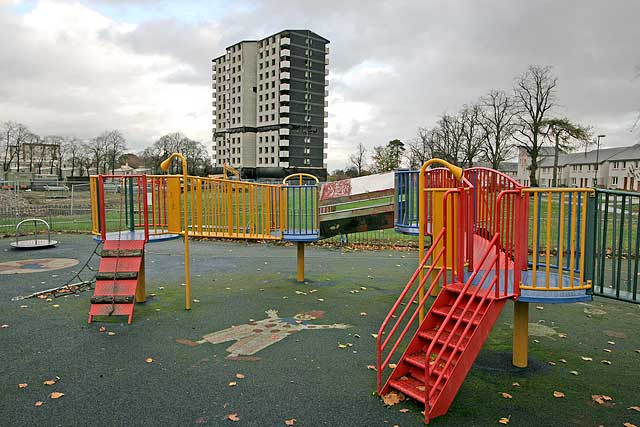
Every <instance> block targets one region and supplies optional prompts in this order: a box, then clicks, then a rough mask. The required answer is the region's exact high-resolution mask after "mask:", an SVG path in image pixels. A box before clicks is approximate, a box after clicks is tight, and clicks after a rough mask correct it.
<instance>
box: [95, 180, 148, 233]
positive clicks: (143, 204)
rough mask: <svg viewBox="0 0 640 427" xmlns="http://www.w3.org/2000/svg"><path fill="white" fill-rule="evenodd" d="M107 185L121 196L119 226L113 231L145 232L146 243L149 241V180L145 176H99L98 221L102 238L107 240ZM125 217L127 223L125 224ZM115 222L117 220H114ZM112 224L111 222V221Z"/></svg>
mask: <svg viewBox="0 0 640 427" xmlns="http://www.w3.org/2000/svg"><path fill="white" fill-rule="evenodd" d="M105 183H106V185H107V186H111V188H112V190H115V191H116V192H117V193H118V194H120V197H119V199H120V200H119V201H118V202H117V214H118V220H117V222H118V225H117V229H114V230H111V231H119V232H126V231H135V230H136V229H142V230H143V231H144V239H145V241H148V240H149V212H148V205H147V179H146V176H145V175H99V176H98V186H97V187H98V188H97V191H98V200H100V204H99V208H98V221H99V224H100V237H101V239H102V240H103V241H104V240H106V238H107V233H108V230H107V227H108V226H107V213H108V212H109V209H107V198H106V197H105ZM123 217H124V218H125V221H124V223H123ZM114 220H115V219H114ZM109 222H111V221H109Z"/></svg>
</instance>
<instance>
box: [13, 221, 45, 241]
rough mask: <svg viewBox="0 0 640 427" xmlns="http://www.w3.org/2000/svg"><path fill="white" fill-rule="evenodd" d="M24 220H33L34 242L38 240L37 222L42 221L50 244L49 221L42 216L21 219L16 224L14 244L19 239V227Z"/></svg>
mask: <svg viewBox="0 0 640 427" xmlns="http://www.w3.org/2000/svg"><path fill="white" fill-rule="evenodd" d="M26 222H33V225H34V232H33V235H34V237H35V241H36V242H37V241H38V223H39V222H41V223H43V224H44V225H45V227H47V243H48V244H51V227H49V223H48V222H47V221H45V220H44V219H42V218H27V219H23V220H22V221H20V222H19V223H18V224H17V225H16V245H18V244H19V243H20V241H19V236H20V227H22V224H24V223H26Z"/></svg>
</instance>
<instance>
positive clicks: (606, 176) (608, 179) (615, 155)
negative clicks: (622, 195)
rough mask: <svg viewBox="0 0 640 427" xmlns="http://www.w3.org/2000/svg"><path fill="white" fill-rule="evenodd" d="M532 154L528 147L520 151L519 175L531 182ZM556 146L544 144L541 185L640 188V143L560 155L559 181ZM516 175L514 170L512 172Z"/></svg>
mask: <svg viewBox="0 0 640 427" xmlns="http://www.w3.org/2000/svg"><path fill="white" fill-rule="evenodd" d="M530 166H531V158H530V157H529V155H528V154H527V152H526V151H525V150H524V149H522V148H521V149H520V151H519V155H518V168H517V173H516V174H515V179H516V180H517V181H518V182H519V183H521V184H523V185H527V186H528V185H530V184H531V183H530V171H529V167H530ZM553 169H554V149H553V147H543V148H542V149H541V150H540V155H539V157H538V170H537V172H536V178H537V180H538V186H540V187H553V186H556V187H599V188H612V189H618V190H634V191H640V144H636V145H632V146H626V147H615V148H601V149H599V150H592V151H583V152H576V153H560V154H559V156H558V168H557V173H556V180H557V182H556V183H555V185H554V182H553ZM510 175H512V176H513V174H510Z"/></svg>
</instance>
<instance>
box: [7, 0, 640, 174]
mask: <svg viewBox="0 0 640 427" xmlns="http://www.w3.org/2000/svg"><path fill="white" fill-rule="evenodd" d="M94 1H99V2H104V3H119V4H125V3H127V2H124V0H94ZM138 2H139V3H145V2H146V0H138V1H137V2H135V3H138ZM149 3H150V4H151V3H152V2H151V1H149ZM150 7H151V6H150ZM229 8H230V9H229V10H230V12H229V13H227V14H225V15H224V17H223V18H222V19H221V20H220V21H216V22H214V21H207V20H205V19H203V20H202V21H201V22H195V23H185V22H180V21H179V20H177V19H173V18H172V17H167V18H166V19H162V20H151V21H148V22H143V23H142V24H140V25H138V26H137V27H136V28H135V29H133V30H132V31H130V32H128V33H124V34H123V33H122V32H121V31H120V30H117V29H116V28H112V29H109V30H106V31H104V32H102V33H101V34H100V37H101V40H102V41H103V42H104V43H105V44H107V45H112V46H114V47H115V48H118V49H123V50H125V51H127V52H131V53H133V54H136V55H140V56H141V57H148V58H152V57H153V56H154V55H162V56H166V57H169V58H171V59H173V60H174V61H175V62H176V64H178V66H177V67H174V68H172V69H171V70H169V71H167V68H166V67H165V66H164V65H158V66H157V70H158V72H159V73H164V74H165V77H164V79H165V81H166V82H167V83H168V84H169V85H172V86H177V87H182V86H185V87H186V86H189V87H191V88H195V89H198V88H200V89H199V90H202V92H203V93H204V94H205V95H209V93H210V78H211V75H210V74H211V72H210V64H211V63H210V60H211V58H213V57H215V56H217V55H219V54H221V53H223V52H224V48H225V47H226V46H227V45H230V44H232V43H234V42H236V41H238V40H242V39H256V38H262V37H264V36H266V35H268V34H271V33H274V32H277V31H280V30H282V29H285V28H310V29H312V30H314V31H316V32H317V33H319V34H321V35H323V36H325V37H327V38H328V39H329V40H331V44H330V49H331V53H330V63H331V65H330V70H331V77H332V80H331V85H330V86H329V90H330V93H331V94H332V96H334V95H335V97H336V99H337V101H336V102H340V101H339V99H344V100H345V102H357V103H360V104H362V105H370V106H372V107H373V108H372V111H373V115H372V117H370V118H368V119H366V120H358V118H357V117H355V118H354V119H353V120H348V119H346V118H345V117H336V116H335V115H333V113H332V116H331V119H332V120H334V122H335V123H332V124H331V129H330V131H329V133H330V135H329V136H330V139H329V146H330V147H331V148H330V149H333V150H335V152H336V153H340V158H339V159H337V158H336V157H337V156H335V157H334V156H332V155H331V154H330V159H331V162H330V165H329V166H330V168H335V167H340V166H343V163H344V157H345V156H344V155H342V154H343V153H348V152H349V151H350V150H351V149H353V147H355V145H356V144H357V143H358V142H361V141H362V142H364V143H365V144H367V145H368V146H370V147H371V146H373V145H378V144H384V143H385V142H386V141H388V140H391V139H394V138H401V139H409V138H412V137H413V135H414V134H415V131H416V129H417V127H419V126H429V125H432V124H433V123H434V122H435V120H436V118H437V116H438V114H440V113H442V112H444V111H450V112H452V111H455V110H457V109H458V108H459V107H460V106H461V105H462V104H464V103H468V102H473V101H474V100H476V99H477V98H478V97H480V96H481V95H483V94H484V93H486V92H487V91H488V90H490V89H493V88H504V89H507V90H509V89H510V88H511V87H512V85H513V79H514V77H515V76H517V75H518V74H520V73H522V72H523V71H524V70H525V69H526V67H527V66H528V65H529V64H541V65H552V66H553V67H554V72H555V73H556V75H557V76H558V78H559V102H560V105H559V107H558V109H557V112H556V113H557V114H559V115H563V116H564V115H566V116H568V117H570V118H572V119H574V120H577V121H580V122H583V123H584V124H587V125H593V126H594V127H595V128H596V129H597V130H598V132H600V131H602V132H604V133H607V134H608V135H609V137H608V138H607V143H608V144H610V145H622V144H630V143H633V142H635V139H636V138H635V135H633V134H631V133H629V132H628V129H629V128H630V127H631V125H632V123H633V119H634V117H635V112H636V111H637V110H638V109H639V108H640V96H639V95H640V90H639V89H640V88H639V85H640V80H635V79H634V76H635V74H636V73H637V70H636V66H637V65H639V64H640V58H639V56H640V55H638V53H637V46H638V44H639V42H640V28H639V27H638V26H637V24H636V22H635V21H636V19H637V16H638V15H639V13H640V4H639V3H637V2H626V1H621V0H618V1H612V2H599V1H596V0H589V1H577V0H572V1H563V2H557V1H550V0H548V1H537V2H530V1H526V0H519V1H506V0H505V1H497V0H494V1H483V2H477V1H472V0H466V1H456V2H450V1H445V0H438V1H423V0H407V1H365V0H356V1H348V2H345V1H344V0H340V1H338V0H327V1H323V2H300V1H297V0H263V1H260V0H255V1H242V2H233V4H232V5H231V6H229ZM12 18H14V17H12V16H11V15H10V13H9V12H8V11H7V10H3V9H1V8H0V24H1V25H2V26H3V29H8V30H9V31H5V33H6V34H8V35H9V36H8V38H7V43H5V44H3V46H4V47H0V95H2V97H3V99H4V100H5V101H0V103H1V102H5V103H9V104H10V105H22V106H24V105H25V104H26V105H31V106H32V107H33V109H35V108H36V106H38V105H41V104H42V103H43V100H45V101H46V106H45V107H40V109H39V110H38V111H40V110H44V111H47V113H49V112H50V113H51V116H47V114H43V113H41V112H40V113H34V117H38V120H45V119H44V117H59V118H60V122H61V123H63V124H64V126H67V127H69V128H72V129H74V128H75V129H85V127H86V128H87V129H89V128H90V129H91V131H93V127H94V124H93V123H94V122H92V121H91V120H90V119H89V118H87V117H88V116H86V115H83V112H86V111H87V110H89V111H95V112H96V114H98V115H100V117H101V118H102V122H104V126H105V127H114V126H115V125H116V124H117V125H118V126H120V127H122V128H124V129H125V130H126V129H129V130H130V132H131V134H132V135H135V138H136V139H137V140H139V141H141V143H142V142H149V141H150V139H151V138H152V137H153V136H155V135H157V133H158V132H159V131H158V129H153V126H157V124H158V123H162V122H163V119H164V118H163V117H162V114H168V113H167V112H166V111H163V110H162V109H159V110H154V111H155V112H154V113H153V114H156V116H153V117H152V116H139V117H135V118H134V117H127V116H122V115H120V114H116V113H114V112H113V111H114V110H115V108H116V107H118V106H119V105H117V102H118V99H119V98H122V96H119V95H122V93H121V91H126V90H127V86H126V84H124V83H123V82H125V81H126V80H127V79H131V78H132V75H133V74H134V73H136V72H138V73H140V72H141V71H140V70H136V67H135V66H133V65H131V66H129V67H127V68H126V69H123V70H96V69H95V68H93V67H92V66H91V64H85V63H83V61H82V56H83V54H82V49H81V46H77V45H74V44H73V41H70V40H65V39H64V37H62V38H61V39H60V40H58V41H57V43H58V46H59V47H60V48H59V50H56V51H53V52H48V51H45V50H42V49H39V47H38V46H37V44H36V43H35V42H34V41H33V40H32V38H31V37H30V34H29V33H28V32H25V30H24V29H23V28H21V27H20V25H19V24H16V23H15V19H12ZM363 64H365V65H366V64H377V65H380V66H383V67H386V68H388V69H389V72H383V73H374V74H371V75H367V76H366V77H365V78H361V79H353V80H349V81H346V80H344V76H345V75H347V74H349V75H350V74H353V73H354V72H355V71H357V70H358V69H359V67H363ZM154 67H155V66H154ZM147 69H148V68H147ZM153 69H155V68H153ZM341 77H342V78H341ZM42 81H46V82H47V83H48V84H50V85H51V86H52V87H53V88H54V89H52V90H50V91H49V92H50V93H46V94H42V93H41V92H42V89H41V88H42V87H43V85H42V84H41V83H42ZM38 82H40V83H38ZM180 85H182V86H180ZM97 94H100V96H96V95H97ZM207 101H209V102H207ZM140 102H143V100H140ZM201 102H202V105H198V106H197V107H195V106H194V107H193V108H194V109H195V110H196V111H195V112H193V114H195V116H196V117H201V120H203V121H205V122H207V123H208V122H210V120H209V118H208V116H207V114H208V112H209V110H210V96H208V97H207V96H203V98H202V100H201ZM114 103H115V105H114ZM338 107H339V106H338V105H336V104H330V106H329V110H330V112H335V111H337V110H336V109H335V108H338ZM332 108H333V109H332ZM33 109H31V110H24V111H35V110H33ZM9 110H10V109H9V108H5V109H0V114H1V115H3V116H4V115H6V113H5V112H4V111H9ZM15 111H18V110H17V109H16V110H15ZM189 113H192V111H191V110H190V111H188V112H185V114H189ZM149 114H152V113H149ZM74 115H76V116H75V117H79V119H78V120H76V121H75V122H74V121H73V120H71V119H70V118H72V117H74ZM40 117H42V118H40ZM11 118H14V119H20V120H22V121H25V122H27V123H30V122H31V119H30V118H28V117H25V118H23V117H11ZM47 120H48V121H47V122H46V123H47V124H46V126H47V127H51V128H53V127H55V123H54V122H55V120H53V119H47ZM112 122H113V124H112ZM141 123H143V125H141ZM145 126H147V127H148V128H146V129H145ZM87 132H89V131H87ZM57 133H60V132H57ZM205 137H206V135H205Z"/></svg>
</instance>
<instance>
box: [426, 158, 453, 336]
mask: <svg viewBox="0 0 640 427" xmlns="http://www.w3.org/2000/svg"><path fill="white" fill-rule="evenodd" d="M434 163H439V164H441V165H443V166H444V167H446V168H447V169H449V171H450V172H451V174H452V175H453V176H454V178H455V179H456V180H458V181H460V180H461V179H462V168H461V167H458V166H454V165H452V164H451V163H449V162H447V161H445V160H442V159H431V160H427V161H426V162H425V163H424V164H423V165H422V167H421V168H420V177H419V181H418V230H419V232H418V240H419V253H418V256H419V258H420V259H419V260H418V263H421V262H422V259H423V258H424V255H425V250H424V233H425V227H426V217H425V206H424V197H425V194H424V192H425V188H424V174H425V171H426V170H427V168H428V167H429V166H431V165H432V164H434ZM435 194H438V193H434V195H435ZM431 205H432V209H434V207H435V206H439V208H440V209H441V207H442V199H440V202H438V203H436V200H435V199H434V200H432V204H431ZM438 216H439V217H440V218H442V212H440V215H438ZM431 217H432V218H433V219H434V220H435V217H436V215H435V214H434V213H432V215H431ZM436 230H438V231H436ZM439 231H440V228H436V226H435V224H432V225H431V235H432V237H435V236H436V235H437V234H438V232H439ZM434 253H437V252H436V251H434ZM444 256H446V254H444ZM423 278H424V271H422V270H420V277H419V280H420V282H422V279H423ZM425 285H426V283H425ZM436 292H437V290H436ZM419 298H420V301H422V300H423V299H424V288H421V289H420V296H419ZM423 319H424V306H423V307H422V308H421V309H420V315H419V320H420V323H422V320H423Z"/></svg>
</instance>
